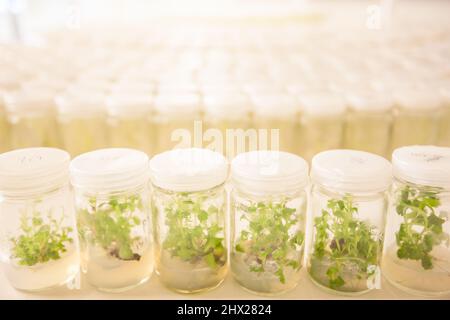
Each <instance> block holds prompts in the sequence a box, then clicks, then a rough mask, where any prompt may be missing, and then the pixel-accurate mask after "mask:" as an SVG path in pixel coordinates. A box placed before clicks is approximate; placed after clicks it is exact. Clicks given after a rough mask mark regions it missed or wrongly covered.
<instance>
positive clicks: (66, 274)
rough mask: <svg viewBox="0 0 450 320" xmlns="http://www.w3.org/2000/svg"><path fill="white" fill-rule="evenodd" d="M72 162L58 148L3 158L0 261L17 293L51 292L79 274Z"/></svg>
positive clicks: (14, 153)
mask: <svg viewBox="0 0 450 320" xmlns="http://www.w3.org/2000/svg"><path fill="white" fill-rule="evenodd" d="M69 162H70V156H69V154H68V153H67V152H65V151H62V150H59V149H53V148H28V149H19V150H14V151H10V152H7V153H4V154H2V155H0V258H1V261H2V264H3V268H4V272H5V275H6V277H7V278H8V280H9V282H10V283H11V285H12V286H13V287H15V288H17V289H20V290H26V291H38V290H43V289H47V288H52V287H55V286H59V285H63V284H66V283H68V282H70V281H72V280H73V279H74V277H75V276H76V275H77V274H78V271H79V255H78V248H77V245H78V241H77V239H76V237H77V235H76V230H75V216H74V212H73V199H72V195H71V192H70V187H69Z"/></svg>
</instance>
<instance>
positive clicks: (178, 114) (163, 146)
mask: <svg viewBox="0 0 450 320" xmlns="http://www.w3.org/2000/svg"><path fill="white" fill-rule="evenodd" d="M195 120H201V107H200V98H199V96H198V95H197V94H182V95H173V94H164V95H159V96H158V97H157V98H156V100H155V117H154V127H155V133H156V137H157V139H156V153H161V152H163V151H167V150H171V149H173V148H174V147H175V146H180V143H181V146H183V147H192V145H193V144H194V139H195V138H194V121H195ZM180 129H182V130H183V131H182V132H181V131H177V130H180ZM185 130H187V131H186V132H188V133H189V138H190V139H189V141H184V140H183V139H182V137H181V136H180V133H181V134H182V133H184V131H185ZM185 144H187V145H185Z"/></svg>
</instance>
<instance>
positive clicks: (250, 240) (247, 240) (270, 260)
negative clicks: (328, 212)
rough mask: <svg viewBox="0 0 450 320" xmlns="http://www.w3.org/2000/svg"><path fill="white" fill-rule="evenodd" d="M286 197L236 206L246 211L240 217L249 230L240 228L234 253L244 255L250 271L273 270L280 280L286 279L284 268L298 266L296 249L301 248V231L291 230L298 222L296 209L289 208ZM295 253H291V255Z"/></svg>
mask: <svg viewBox="0 0 450 320" xmlns="http://www.w3.org/2000/svg"><path fill="white" fill-rule="evenodd" d="M286 202H287V201H286V200H284V201H280V202H258V203H253V204H251V205H250V206H243V205H241V206H240V207H239V210H241V211H243V212H245V214H243V215H242V216H241V219H244V220H247V222H248V230H243V231H241V233H240V235H239V239H238V240H237V243H236V245H235V250H236V252H239V253H242V254H244V255H245V256H246V258H245V260H246V261H247V262H248V263H249V270H250V271H251V272H255V273H263V272H268V270H267V266H271V267H272V268H270V270H273V266H275V267H276V268H275V270H273V271H269V272H273V273H274V274H275V275H276V276H277V277H278V279H279V281H280V282H281V283H283V284H284V283H285V282H286V277H285V269H286V268H293V269H294V270H298V269H300V267H301V264H300V261H299V259H298V258H295V256H296V255H295V252H296V251H298V250H301V248H302V245H303V242H304V233H303V232H302V231H296V232H295V233H293V234H291V230H292V229H293V228H295V226H297V225H298V223H299V217H298V215H297V214H296V211H297V210H296V209H294V208H289V207H287V205H286ZM292 252H294V254H292Z"/></svg>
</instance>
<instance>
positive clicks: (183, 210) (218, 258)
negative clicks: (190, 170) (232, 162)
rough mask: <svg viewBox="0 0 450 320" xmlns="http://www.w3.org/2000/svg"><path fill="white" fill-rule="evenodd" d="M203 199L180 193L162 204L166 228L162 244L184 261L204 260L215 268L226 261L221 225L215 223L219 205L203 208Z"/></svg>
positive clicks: (193, 262) (194, 262) (219, 211)
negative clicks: (172, 199) (213, 217)
mask: <svg viewBox="0 0 450 320" xmlns="http://www.w3.org/2000/svg"><path fill="white" fill-rule="evenodd" d="M204 201H205V197H202V196H194V195H192V194H189V193H181V194H177V195H175V199H174V201H173V202H171V203H170V204H168V205H166V206H165V207H164V210H165V218H166V220H165V223H166V225H167V226H168V232H167V236H166V239H165V240H164V242H163V248H164V249H165V250H167V251H168V252H170V254H171V255H172V256H173V257H178V258H180V259H182V260H183V261H186V262H190V263H192V264H196V263H199V262H202V261H203V262H205V263H206V264H207V265H208V266H209V267H210V268H211V269H216V268H218V267H221V266H223V265H224V264H225V262H226V250H225V247H224V244H223V243H224V238H223V235H222V234H223V228H222V227H221V226H220V225H219V224H218V220H219V218H218V215H220V214H222V213H221V211H222V209H219V208H217V207H215V206H213V205H210V206H208V208H204ZM212 216H216V217H217V219H213V221H214V222H210V220H211V219H210V217H212Z"/></svg>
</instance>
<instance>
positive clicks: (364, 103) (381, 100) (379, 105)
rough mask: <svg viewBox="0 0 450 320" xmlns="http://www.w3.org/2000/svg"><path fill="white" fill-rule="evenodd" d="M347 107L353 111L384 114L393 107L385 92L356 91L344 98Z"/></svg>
mask: <svg viewBox="0 0 450 320" xmlns="http://www.w3.org/2000/svg"><path fill="white" fill-rule="evenodd" d="M346 98H347V101H348V106H349V108H350V109H352V110H354V111H363V112H386V111H389V110H390V109H391V107H392V105H393V101H392V99H390V97H389V95H387V94H386V92H384V93H382V92H374V91H358V92H356V93H350V94H348V95H347V96H346Z"/></svg>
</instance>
